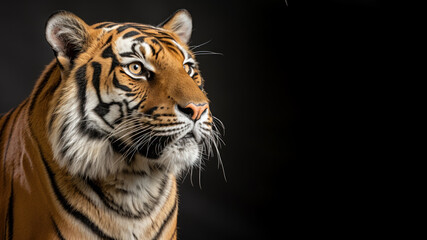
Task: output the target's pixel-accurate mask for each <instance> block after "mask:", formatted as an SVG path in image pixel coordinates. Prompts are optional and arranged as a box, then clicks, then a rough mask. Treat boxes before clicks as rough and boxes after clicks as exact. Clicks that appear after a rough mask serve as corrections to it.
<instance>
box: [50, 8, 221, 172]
mask: <svg viewBox="0 0 427 240" xmlns="http://www.w3.org/2000/svg"><path fill="white" fill-rule="evenodd" d="M191 30H192V20H191V16H190V14H189V13H188V12H187V11H186V10H180V11H178V12H176V13H175V14H174V15H173V16H172V17H171V18H169V20H167V21H166V22H165V23H164V24H162V25H161V26H158V27H154V26H150V25H142V24H137V23H112V22H103V23H98V24H94V25H91V26H89V25H87V24H86V23H85V22H84V21H83V20H81V19H80V18H78V17H77V16H75V15H74V14H72V13H69V12H65V11H60V12H57V13H56V14H54V15H52V16H51V17H50V18H49V20H48V21H47V23H46V39H47V41H48V43H49V44H50V46H51V47H52V49H53V50H54V53H55V56H56V61H57V65H58V67H59V69H60V75H61V76H60V77H61V83H60V91H58V94H57V95H56V98H55V100H54V101H52V103H51V106H50V107H49V115H48V116H49V117H48V121H47V125H48V135H49V140H50V142H51V145H52V149H53V153H54V157H55V159H56V160H57V162H58V163H59V165H60V166H61V167H63V168H66V169H67V170H68V171H69V172H70V173H71V174H73V175H80V176H84V177H88V178H102V177H106V176H109V175H111V174H115V173H117V172H120V171H144V172H150V171H155V170H157V171H158V170H163V171H168V172H172V173H175V174H178V173H179V172H181V171H182V170H183V169H186V168H189V167H191V166H194V165H195V164H197V163H198V161H200V160H201V159H202V156H203V155H205V151H210V150H211V149H212V146H211V145H216V144H215V142H214V139H215V138H216V135H217V133H216V130H214V128H213V125H214V124H213V116H212V114H211V112H210V108H209V100H208V98H207V95H206V92H205V91H204V89H203V78H202V77H201V74H200V71H199V68H198V63H197V61H196V59H195V55H194V54H193V53H192V52H191V51H190V49H189V47H188V46H187V43H188V41H189V39H190V36H191Z"/></svg>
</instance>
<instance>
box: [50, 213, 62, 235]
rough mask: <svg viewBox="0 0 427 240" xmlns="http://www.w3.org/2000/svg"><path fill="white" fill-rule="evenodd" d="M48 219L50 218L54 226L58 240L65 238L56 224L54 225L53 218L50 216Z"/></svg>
mask: <svg viewBox="0 0 427 240" xmlns="http://www.w3.org/2000/svg"><path fill="white" fill-rule="evenodd" d="M50 219H51V220H52V224H53V227H54V228H55V232H56V236H57V237H58V238H59V239H60V240H65V238H64V236H62V233H61V230H59V228H58V225H56V222H55V220H53V218H52V217H50Z"/></svg>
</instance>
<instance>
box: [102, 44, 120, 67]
mask: <svg viewBox="0 0 427 240" xmlns="http://www.w3.org/2000/svg"><path fill="white" fill-rule="evenodd" d="M102 57H103V58H111V67H110V72H109V73H108V74H111V72H112V71H113V70H114V68H116V67H117V66H118V65H119V64H120V62H119V60H117V57H116V54H114V52H113V48H112V47H111V45H110V46H108V47H107V48H105V49H104V51H102Z"/></svg>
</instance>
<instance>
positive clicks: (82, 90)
mask: <svg viewBox="0 0 427 240" xmlns="http://www.w3.org/2000/svg"><path fill="white" fill-rule="evenodd" d="M86 68H87V66H86V64H85V65H83V66H81V67H80V68H79V69H78V70H77V72H76V75H75V79H76V83H77V87H78V98H79V100H80V116H81V121H80V123H79V128H80V131H81V133H82V134H86V135H88V136H89V137H90V138H95V139H101V138H103V137H105V135H106V134H105V133H103V132H100V131H98V130H96V129H93V128H89V127H88V126H87V119H86V114H85V106H86V84H87V78H86ZM94 74H95V70H94Z"/></svg>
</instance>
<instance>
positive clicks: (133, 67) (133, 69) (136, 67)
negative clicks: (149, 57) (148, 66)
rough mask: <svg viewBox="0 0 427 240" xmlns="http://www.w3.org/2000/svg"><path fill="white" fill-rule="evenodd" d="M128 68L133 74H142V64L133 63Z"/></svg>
mask: <svg viewBox="0 0 427 240" xmlns="http://www.w3.org/2000/svg"><path fill="white" fill-rule="evenodd" d="M128 68H129V71H130V72H131V73H132V74H135V75H140V74H141V73H142V66H141V63H138V62H134V63H131V64H129V66H128Z"/></svg>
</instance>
